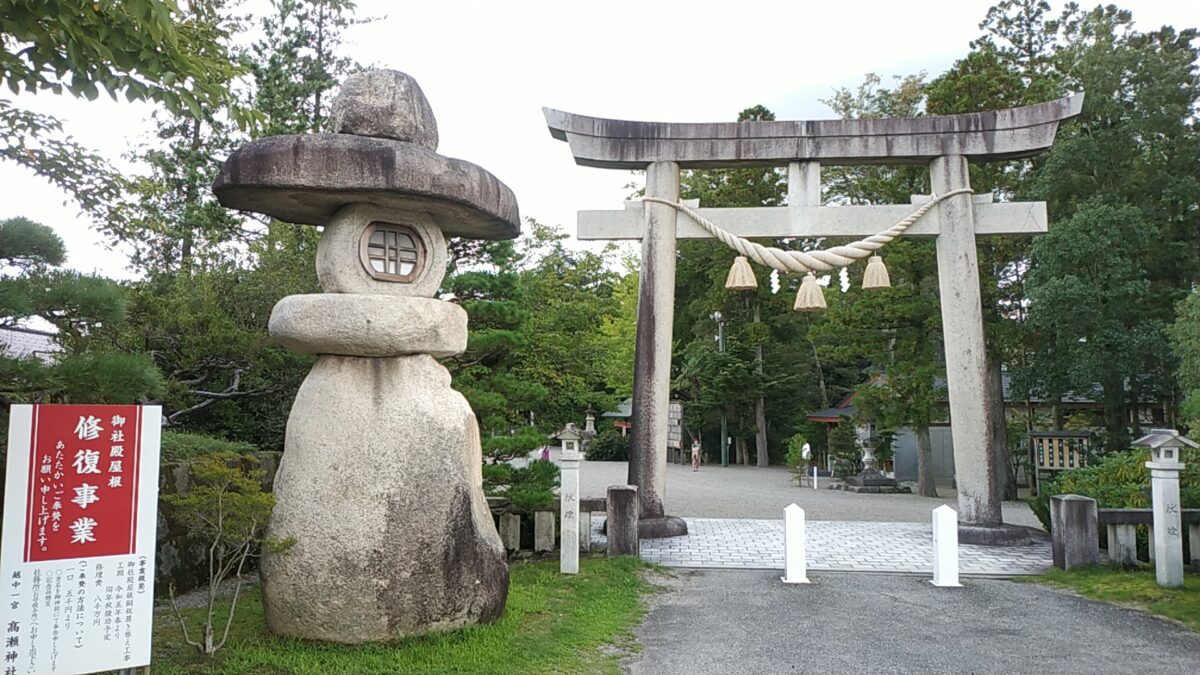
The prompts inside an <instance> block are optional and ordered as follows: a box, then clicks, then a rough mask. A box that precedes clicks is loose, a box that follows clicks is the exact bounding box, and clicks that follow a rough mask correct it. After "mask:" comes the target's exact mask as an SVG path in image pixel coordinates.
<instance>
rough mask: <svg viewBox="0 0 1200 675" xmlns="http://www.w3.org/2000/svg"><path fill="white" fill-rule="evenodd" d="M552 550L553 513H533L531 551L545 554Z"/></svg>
mask: <svg viewBox="0 0 1200 675" xmlns="http://www.w3.org/2000/svg"><path fill="white" fill-rule="evenodd" d="M553 550H554V512H553V511H534V513H533V551H534V553H545V552H547V551H553Z"/></svg>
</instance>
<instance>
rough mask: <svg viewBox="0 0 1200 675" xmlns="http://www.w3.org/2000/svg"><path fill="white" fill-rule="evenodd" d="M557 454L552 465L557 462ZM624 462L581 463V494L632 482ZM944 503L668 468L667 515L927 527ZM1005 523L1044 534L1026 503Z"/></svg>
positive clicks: (948, 495)
mask: <svg viewBox="0 0 1200 675" xmlns="http://www.w3.org/2000/svg"><path fill="white" fill-rule="evenodd" d="M556 455H557V452H555V453H552V455H551V459H556ZM628 471H629V468H628V465H627V464H626V463H625V462H588V461H584V462H582V463H581V466H580V469H579V482H580V494H581V495H582V496H584V497H603V496H604V495H605V493H606V491H607V490H608V486H609V485H623V484H625V482H626V480H627V479H628ZM938 494H939V495H940V498H938V499H932V498H929V497H918V496H916V495H872V494H861V495H860V494H854V493H852V492H842V491H840V490H826V489H823V488H822V489H820V490H813V489H812V488H810V487H799V486H797V485H796V483H795V481H793V480H792V474H791V473H790V472H789V471H788V470H787V469H786V468H783V467H769V468H766V469H759V468H757V467H746V466H728V467H721V466H713V465H706V466H703V467H701V468H700V470H699V471H696V472H693V471H692V469H691V467H690V466H681V465H678V464H668V465H667V494H666V509H667V513H669V514H671V515H674V516H685V517H694V518H770V519H780V518H783V509H784V507H786V506H787V505H788V504H791V503H793V502H794V503H796V504H799V505H800V507H801V508H803V509H804V513H805V516H806V517H807V518H808V520H851V521H874V522H921V523H927V522H929V519H930V512H931V511H933V509H935V508H937V507H938V506H940V505H942V504H949V505H950V506H952V507H955V508H957V503H956V494H955V492H954V490H952V489H950V488H946V487H939V488H938ZM1004 521H1005V522H1007V523H1012V524H1015V525H1025V526H1029V527H1037V528H1040V527H1041V524H1040V523H1039V522H1038V520H1037V518H1036V517H1034V515H1033V512H1032V511H1030V510H1029V507H1028V506H1026V505H1025V504H1024V503H1023V502H1005V503H1004Z"/></svg>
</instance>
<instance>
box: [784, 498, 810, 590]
mask: <svg viewBox="0 0 1200 675" xmlns="http://www.w3.org/2000/svg"><path fill="white" fill-rule="evenodd" d="M783 565H784V570H783V573H784V576H782V577H780V578H781V579H782V580H783V583H785V584H807V583H808V577H807V576H806V575H805V572H806V567H807V566H808V562H807V559H806V557H805V555H804V509H802V508H800V507H799V506H797V505H795V504H792V505H791V506H788V507H787V508H785V509H784V510H783Z"/></svg>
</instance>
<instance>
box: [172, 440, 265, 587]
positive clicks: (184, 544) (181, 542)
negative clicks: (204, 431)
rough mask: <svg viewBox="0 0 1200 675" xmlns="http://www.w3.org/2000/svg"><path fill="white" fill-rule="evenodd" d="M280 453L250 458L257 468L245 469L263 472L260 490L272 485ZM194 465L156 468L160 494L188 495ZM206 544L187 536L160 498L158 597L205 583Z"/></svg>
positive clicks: (254, 564)
mask: <svg viewBox="0 0 1200 675" xmlns="http://www.w3.org/2000/svg"><path fill="white" fill-rule="evenodd" d="M282 455H283V453H281V452H259V453H255V454H254V455H253V457H255V458H256V459H258V461H259V462H260V464H259V465H257V466H255V465H254V463H253V462H251V461H246V462H245V468H246V469H253V468H258V469H262V470H263V472H264V475H263V490H264V491H266V492H270V491H271V490H272V489H273V488H274V486H275V470H276V469H277V468H278V467H279V458H280V457H281V456H282ZM192 464H193V462H191V461H186V462H164V463H163V464H162V466H161V467H160V468H159V475H158V492H159V495H160V496H161V495H168V494H187V493H188V492H190V491H191V489H192V469H191V466H192ZM207 545H208V543H207V542H204V541H202V540H199V539H196V538H194V537H192V536H190V534H189V532H188V531H187V528H185V527H184V526H183V525H181V524H180V523H179V522H177V521H176V520H175V519H174V518H173V517H172V514H171V508H170V507H169V506H167V505H166V504H165V503H164V502H163V501H162V500H161V499H160V500H159V502H158V556H157V561H156V565H155V567H156V569H155V576H154V590H155V594H156V595H157V596H159V597H166V595H167V593H168V591H169V589H170V587H171V586H172V585H174V587H175V593H176V594H180V593H186V592H188V591H190V590H192V589H195V588H199V587H203V586H206V585H207V584H208V550H207ZM257 566H258V561H257V558H252V559H251V560H248V561H247V568H248V570H249V571H253V570H255V569H257Z"/></svg>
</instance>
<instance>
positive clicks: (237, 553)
mask: <svg viewBox="0 0 1200 675" xmlns="http://www.w3.org/2000/svg"><path fill="white" fill-rule="evenodd" d="M245 464H250V465H251V467H250V468H244V467H243V465H245ZM257 464H258V462H257V460H255V459H254V458H253V457H248V456H245V455H235V454H230V453H219V454H215V455H209V456H207V457H205V458H204V459H201V460H199V461H196V462H193V463H192V464H191V467H190V469H191V472H192V477H193V481H194V482H193V485H192V488H191V490H190V491H188V492H186V493H184V494H168V495H163V496H162V501H163V503H164V504H165V505H166V506H167V508H168V509H169V510H170V511H171V512H172V513H173V515H174V517H175V518H177V519H178V521H179V522H180V523H181V524H183V525H184V526H185V527H187V528H188V529H189V530H190V531H191V533H192V535H193V536H194V537H196V538H197V539H198V540H201V541H204V542H207V544H208V546H207V555H208V590H207V596H208V597H207V599H208V602H207V608H208V611H207V612H206V613H205V615H204V631H203V635H202V636H201V638H200V640H193V639H192V638H191V636H190V635H189V634H188V629H187V623H186V622H185V621H184V620H183V615H182V614H180V613H179V608H178V607H177V606H176V605H175V589H174V588H171V589H170V594H171V609H172V610H173V611H174V612H175V618H177V619H178V620H179V626H180V628H182V629H183V640H184V642H186V643H187V644H188V645H191V646H192V647H195V648H196V651H198V652H199V653H200V654H203V655H204V656H211V655H213V654H215V653H216V652H217V650H219V649H220V648H221V647H224V646H225V641H226V640H228V639H229V628H230V627H231V626H232V625H233V617H234V613H235V612H236V611H237V601H238V595H239V593H240V592H241V590H242V570H243V569H244V568H245V565H246V561H247V560H249V559H250V558H251V557H253V556H254V555H256V554H257V552H258V550H259V547H260V546H261V545H262V543H263V537H264V534H265V532H266V528H267V522H268V521H269V520H270V518H271V510H272V509H273V508H274V506H275V496H274V495H272V494H271V493H269V492H264V491H263V489H262V482H263V478H264V475H263V474H264V472H263V470H262V469H259V468H255V467H257ZM292 543H294V542H290V541H288V542H270V543H269V545H272V546H273V547H274V548H276V549H286V548H287V547H288V546H290V545H291V544H292ZM231 575H232V576H233V577H234V578H235V579H236V580H237V583H236V585H235V586H234V589H233V599H232V600H231V601H230V605H229V615H228V616H227V617H226V619H225V628H224V630H222V632H221V637H220V638H219V639H218V638H217V635H216V631H217V627H216V623H215V621H214V617H213V610H214V609H215V608H216V604H217V594H218V591H219V589H220V587H221V583H222V582H224V581H225V580H226V579H228V578H229V577H230V576H231Z"/></svg>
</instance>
